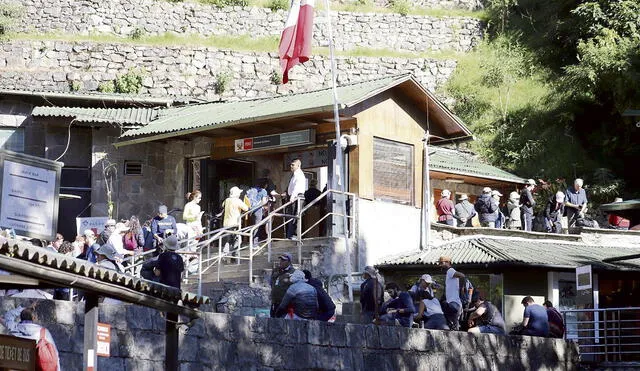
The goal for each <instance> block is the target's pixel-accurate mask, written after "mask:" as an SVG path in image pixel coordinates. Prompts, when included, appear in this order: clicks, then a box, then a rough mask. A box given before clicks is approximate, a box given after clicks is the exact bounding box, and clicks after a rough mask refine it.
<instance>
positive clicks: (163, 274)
mask: <svg viewBox="0 0 640 371" xmlns="http://www.w3.org/2000/svg"><path fill="white" fill-rule="evenodd" d="M162 245H163V248H164V251H163V252H162V253H161V254H160V255H158V261H157V264H156V271H155V273H156V275H157V276H158V277H159V282H160V283H162V284H164V285H167V286H172V287H176V288H178V289H179V288H180V284H181V282H182V272H183V271H184V261H183V260H182V257H181V256H180V255H178V254H177V253H176V250H177V249H178V237H176V235H171V236H168V237H167V238H165V239H164V243H163V244H162Z"/></svg>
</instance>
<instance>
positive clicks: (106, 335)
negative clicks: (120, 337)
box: [96, 322, 111, 357]
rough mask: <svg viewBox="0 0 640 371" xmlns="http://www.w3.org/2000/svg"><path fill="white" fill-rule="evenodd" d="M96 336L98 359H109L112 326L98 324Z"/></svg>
mask: <svg viewBox="0 0 640 371" xmlns="http://www.w3.org/2000/svg"><path fill="white" fill-rule="evenodd" d="M96 336H97V337H98V342H97V345H96V354H97V355H98V357H109V355H110V352H109V351H110V347H111V325H110V324H107V323H100V322H98V329H97V332H96Z"/></svg>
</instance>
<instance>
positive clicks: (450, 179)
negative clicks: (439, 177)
mask: <svg viewBox="0 0 640 371" xmlns="http://www.w3.org/2000/svg"><path fill="white" fill-rule="evenodd" d="M444 181H445V182H447V183H464V179H458V178H447V179H445V180H444Z"/></svg>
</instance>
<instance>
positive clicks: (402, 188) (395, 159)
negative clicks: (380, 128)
mask: <svg viewBox="0 0 640 371" xmlns="http://www.w3.org/2000/svg"><path fill="white" fill-rule="evenodd" d="M413 195H414V184H413V146H412V145H410V144H405V143H399V142H394V141H390V140H386V139H381V138H373V196H374V198H375V199H377V200H383V201H390V202H395V203H400V204H404V205H413V203H414V199H413Z"/></svg>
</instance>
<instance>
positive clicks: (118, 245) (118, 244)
mask: <svg viewBox="0 0 640 371" xmlns="http://www.w3.org/2000/svg"><path fill="white" fill-rule="evenodd" d="M107 242H111V244H112V245H113V247H114V248H115V249H116V252H117V253H118V254H120V255H123V256H124V255H126V254H128V251H127V250H126V249H125V248H124V237H123V236H122V235H121V234H120V233H115V231H114V232H113V233H111V236H109V240H107Z"/></svg>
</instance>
